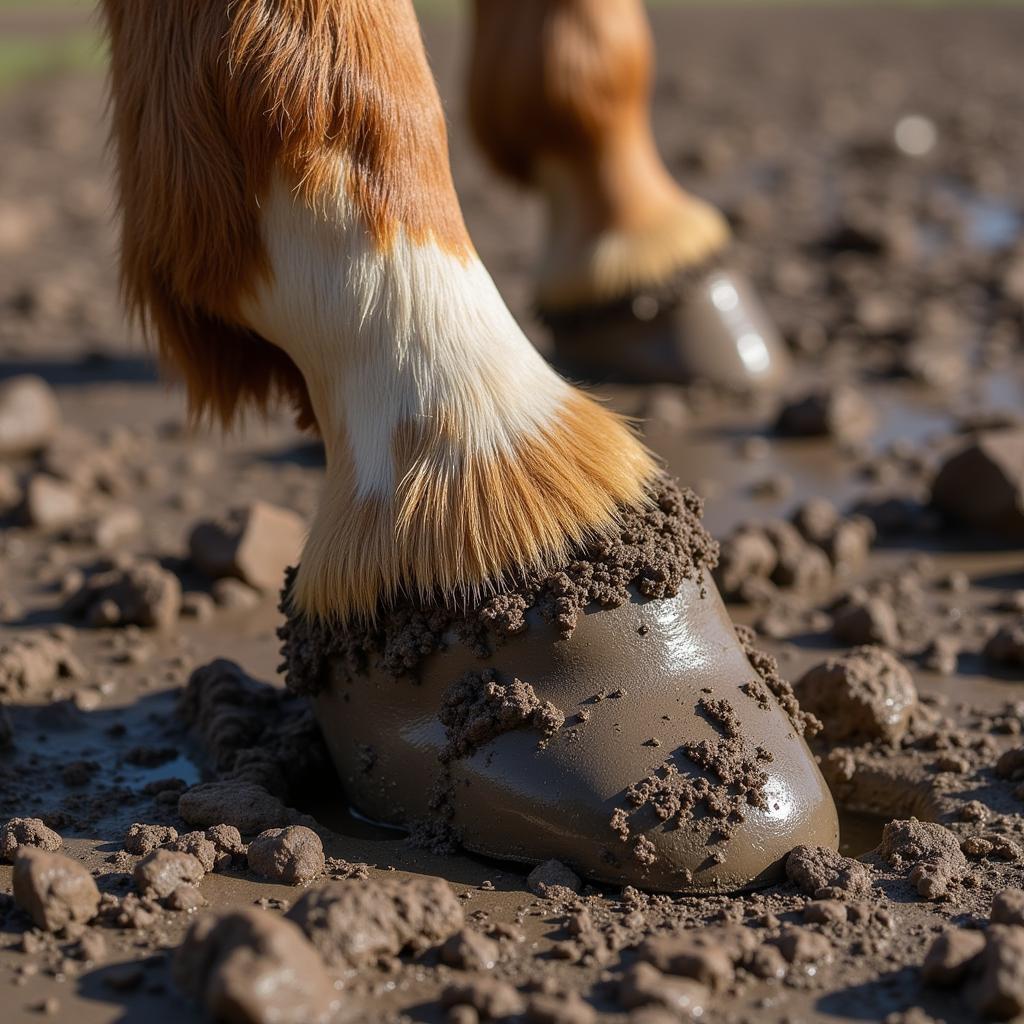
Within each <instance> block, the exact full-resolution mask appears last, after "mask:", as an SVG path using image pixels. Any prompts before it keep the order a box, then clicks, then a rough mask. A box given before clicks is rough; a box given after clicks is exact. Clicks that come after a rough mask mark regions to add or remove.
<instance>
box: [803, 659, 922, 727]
mask: <svg viewBox="0 0 1024 1024" xmlns="http://www.w3.org/2000/svg"><path fill="white" fill-rule="evenodd" d="M794 689H795V691H796V694H797V697H798V698H799V700H800V706H801V707H802V708H804V709H805V710H807V711H809V712H811V713H812V714H814V715H816V716H817V717H818V718H819V719H820V720H821V723H822V725H823V729H822V736H823V737H824V739H826V740H828V741H830V742H844V741H851V740H852V741H856V740H876V739H882V740H887V741H889V742H895V741H896V740H899V739H900V738H901V737H902V736H904V735H905V734H906V731H907V727H908V726H909V724H910V719H911V715H912V714H913V712H914V709H915V708H916V707H917V689H916V688H915V686H914V681H913V679H912V678H911V675H910V673H909V672H908V671H907V669H906V668H905V667H904V666H903V664H902V663H901V662H900V661H899V659H897V658H896V657H894V656H893V655H892V654H890V653H889V652H888V651H885V650H883V649H882V648H880V647H871V646H865V647H858V648H856V649H855V650H853V651H850V652H849V653H848V654H844V655H843V656H842V657H839V658H829V659H828V661H825V662H822V663H821V664H820V665H816V666H815V667H814V668H812V669H810V670H809V671H807V672H806V673H805V674H804V675H803V676H802V677H801V678H800V679H799V680H798V681H797V683H796V684H795V686H794Z"/></svg>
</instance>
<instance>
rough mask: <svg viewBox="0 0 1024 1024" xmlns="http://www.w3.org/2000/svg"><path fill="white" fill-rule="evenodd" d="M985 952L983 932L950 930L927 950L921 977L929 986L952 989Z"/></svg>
mask: <svg viewBox="0 0 1024 1024" xmlns="http://www.w3.org/2000/svg"><path fill="white" fill-rule="evenodd" d="M984 948H985V935H984V933H983V932H975V931H968V930H967V929H965V928H951V929H949V930H947V931H945V932H943V933H942V934H941V935H940V936H939V937H938V938H937V939H936V940H935V941H934V942H933V943H932V944H931V946H930V947H929V948H928V953H927V955H926V956H925V958H924V964H923V966H922V967H921V976H922V977H923V978H924V980H925V981H926V982H927V983H928V984H929V985H935V986H936V987H939V988H951V987H953V986H954V985H959V984H960V983H961V982H962V981H963V980H964V978H965V977H966V976H967V973H968V971H970V970H971V968H972V966H973V965H974V963H975V961H976V960H977V958H978V956H979V955H980V953H981V951H982V950H983V949H984Z"/></svg>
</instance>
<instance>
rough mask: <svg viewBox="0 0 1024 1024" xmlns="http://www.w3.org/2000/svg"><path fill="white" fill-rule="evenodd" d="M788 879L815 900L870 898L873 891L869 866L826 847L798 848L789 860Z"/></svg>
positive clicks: (787, 866)
mask: <svg viewBox="0 0 1024 1024" xmlns="http://www.w3.org/2000/svg"><path fill="white" fill-rule="evenodd" d="M786 877H787V878H788V879H789V880H790V881H791V882H793V883H794V884H795V885H796V886H798V887H799V888H800V890H801V891H802V892H804V893H806V894H807V895H808V896H813V897H814V898H815V899H817V900H820V899H837V900H842V899H849V898H851V897H857V896H867V895H868V894H869V893H870V892H871V889H872V877H871V871H870V869H869V868H868V866H867V865H866V864H862V863H861V862H860V861H857V860H853V858H851V857H844V856H843V855H842V854H841V853H838V852H836V851H835V850H832V849H829V847H827V846H798V847H796V849H795V850H793V852H792V853H791V854H790V855H789V857H788V858H787V860H786Z"/></svg>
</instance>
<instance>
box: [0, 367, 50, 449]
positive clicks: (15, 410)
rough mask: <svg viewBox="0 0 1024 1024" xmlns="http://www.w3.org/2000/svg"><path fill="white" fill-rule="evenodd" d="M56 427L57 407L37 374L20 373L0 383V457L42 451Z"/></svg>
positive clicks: (47, 386) (44, 383)
mask: <svg viewBox="0 0 1024 1024" xmlns="http://www.w3.org/2000/svg"><path fill="white" fill-rule="evenodd" d="M59 427H60V406H59V405H58V403H57V396H56V395H55V394H54V391H53V388H51V387H50V385H49V384H47V383H46V381H45V380H43V379H42V378H41V377H35V376H32V375H29V374H24V375H22V376H19V377H11V378H10V379H9V380H6V381H3V382H2V383H0V459H11V458H17V457H19V456H22V455H32V454H34V453H36V452H39V451H42V449H44V448H45V447H46V446H47V445H48V444H49V443H50V442H51V441H52V440H53V438H54V435H55V434H56V433H57V430H58V429H59Z"/></svg>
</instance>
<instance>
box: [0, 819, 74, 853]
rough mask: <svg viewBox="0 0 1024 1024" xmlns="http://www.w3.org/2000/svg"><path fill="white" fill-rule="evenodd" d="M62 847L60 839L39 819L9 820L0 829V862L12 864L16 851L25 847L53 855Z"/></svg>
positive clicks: (62, 843)
mask: <svg viewBox="0 0 1024 1024" xmlns="http://www.w3.org/2000/svg"><path fill="white" fill-rule="evenodd" d="M63 845H64V841H63V840H62V839H61V837H60V836H59V835H57V833H56V832H54V831H53V829H52V828H47V826H46V825H45V823H44V822H42V821H41V820H40V819H39V818H11V820H10V821H6V822H4V824H3V826H2V827H0V861H8V862H11V863H13V861H14V858H15V856H16V855H17V853H18V851H19V850H20V849H23V848H24V847H27V846H32V847H35V848H36V849H37V850H46V851H47V853H55V852H56V851H57V850H59V849H60V848H61V847H62V846H63Z"/></svg>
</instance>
